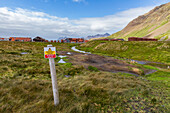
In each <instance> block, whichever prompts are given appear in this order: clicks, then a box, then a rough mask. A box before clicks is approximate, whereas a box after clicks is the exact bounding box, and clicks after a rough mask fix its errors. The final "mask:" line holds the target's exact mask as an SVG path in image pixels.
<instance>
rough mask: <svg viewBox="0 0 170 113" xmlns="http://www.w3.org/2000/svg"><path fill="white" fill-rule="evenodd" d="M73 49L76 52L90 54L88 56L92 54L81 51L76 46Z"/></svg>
mask: <svg viewBox="0 0 170 113" xmlns="http://www.w3.org/2000/svg"><path fill="white" fill-rule="evenodd" d="M71 49H72V50H74V51H77V52H80V53H88V54H91V53H90V52H85V51H81V50H78V49H76V46H74V47H72V48H71Z"/></svg>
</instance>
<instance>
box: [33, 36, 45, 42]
mask: <svg viewBox="0 0 170 113" xmlns="http://www.w3.org/2000/svg"><path fill="white" fill-rule="evenodd" d="M33 41H34V42H46V40H45V39H43V38H41V37H39V36H37V37H35V38H34V39H33Z"/></svg>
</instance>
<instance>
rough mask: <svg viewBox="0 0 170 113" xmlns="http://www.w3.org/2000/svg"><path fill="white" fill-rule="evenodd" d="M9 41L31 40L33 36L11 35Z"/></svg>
mask: <svg viewBox="0 0 170 113" xmlns="http://www.w3.org/2000/svg"><path fill="white" fill-rule="evenodd" d="M9 41H20V42H31V41H32V38H29V37H10V38H9Z"/></svg>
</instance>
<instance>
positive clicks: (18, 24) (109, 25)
mask: <svg viewBox="0 0 170 113" xmlns="http://www.w3.org/2000/svg"><path fill="white" fill-rule="evenodd" d="M152 8H153V7H140V8H133V9H129V10H126V11H123V12H119V13H117V14H113V15H108V16H104V17H96V18H81V19H76V20H71V19H69V18H60V17H57V16H51V15H49V14H47V13H44V12H35V11H30V10H26V9H21V8H16V9H10V8H7V7H1V8H0V26H1V27H0V35H1V36H8V37H9V36H30V37H35V36H37V35H38V36H42V37H44V38H46V39H57V38H58V37H63V36H68V37H86V36H88V35H95V34H98V33H106V32H108V33H113V32H116V31H118V30H121V29H122V28H123V27H125V26H126V25H127V24H128V23H129V22H130V21H131V20H132V19H134V18H136V17H138V16H139V15H142V14H144V13H146V12H148V11H149V10H151V9H152Z"/></svg>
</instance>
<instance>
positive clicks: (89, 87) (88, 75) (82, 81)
mask: <svg viewBox="0 0 170 113" xmlns="http://www.w3.org/2000/svg"><path fill="white" fill-rule="evenodd" d="M90 43H91V42H90ZM48 44H49V43H31V42H30V43H26V42H0V97H1V98H0V113H9V112H17V113H21V112H26V113H27V112H29V113H35V112H44V113H48V112H49V113H51V112H52V113H53V112H54V113H56V112H57V113H100V112H103V113H104V112H108V113H112V112H113V113H114V112H117V113H120V112H129V113H131V112H141V113H142V112H158V113H160V112H164V113H167V112H168V109H169V108H170V104H169V92H170V90H169V83H167V82H165V80H162V81H159V80H160V77H163V74H165V73H166V74H167V75H166V77H169V71H168V70H161V69H158V70H159V71H157V72H156V73H153V74H150V75H147V76H146V78H147V79H148V80H143V79H141V78H138V77H135V76H132V75H130V74H121V73H110V72H103V71H98V70H97V69H96V68H94V67H89V69H85V68H84V67H82V66H81V65H72V64H71V63H69V60H68V61H67V62H68V63H66V64H57V63H56V72H57V79H58V87H59V95H60V104H59V105H58V106H57V107H55V106H54V104H53V94H52V85H51V77H50V69H49V62H48V59H44V53H43V47H46V46H47V45H48ZM87 44H88V43H87ZM97 44H98V42H97ZM53 46H55V47H56V48H57V51H72V50H71V49H70V48H71V47H72V46H78V45H77V44H57V43H56V44H53ZM95 46H96V45H95ZM82 47H85V46H84V45H83V46H82ZM161 47H162V46H161V45H160V48H161ZM164 47H167V45H164V46H163V48H164ZM94 48H95V47H94ZM118 48H119V47H118ZM84 49H85V50H91V51H92V50H93V48H89V47H88V49H86V48H84ZM163 50H164V51H165V53H166V50H167V49H163ZM21 52H28V54H25V55H21V54H20V53H21ZM96 52H98V50H97V51H96ZM101 54H103V53H101ZM104 54H106V53H104ZM154 54H157V53H154ZM164 58H165V59H164V62H167V61H168V59H166V57H164ZM55 61H56V62H57V61H59V58H56V59H55ZM145 67H146V68H154V69H155V67H154V66H145ZM96 70H97V71H96ZM65 75H70V77H65ZM166 81H167V80H166Z"/></svg>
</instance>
